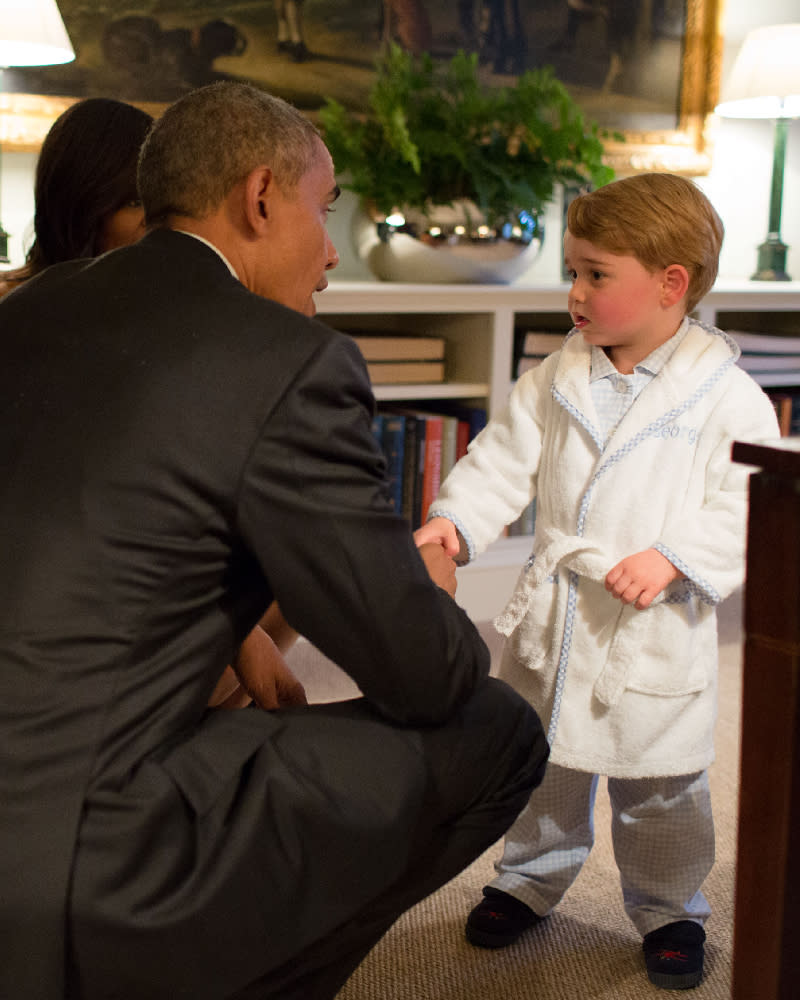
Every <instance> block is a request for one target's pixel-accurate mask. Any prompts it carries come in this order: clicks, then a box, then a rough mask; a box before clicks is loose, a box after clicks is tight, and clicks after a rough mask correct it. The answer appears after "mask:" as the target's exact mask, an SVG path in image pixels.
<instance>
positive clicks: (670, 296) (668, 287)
mask: <svg viewBox="0 0 800 1000" xmlns="http://www.w3.org/2000/svg"><path fill="white" fill-rule="evenodd" d="M661 289H662V291H661V296H662V302H663V303H664V305H665V306H667V307H670V306H674V305H677V304H678V303H679V302H680V301H681V299H682V298H683V297H684V296H685V295H686V293H687V292H688V291H689V272H688V271H687V270H686V268H685V267H684V266H683V264H670V265H669V266H668V267H665V268H664V277H663V279H662V283H661Z"/></svg>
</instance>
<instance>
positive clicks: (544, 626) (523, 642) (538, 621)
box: [508, 576, 558, 670]
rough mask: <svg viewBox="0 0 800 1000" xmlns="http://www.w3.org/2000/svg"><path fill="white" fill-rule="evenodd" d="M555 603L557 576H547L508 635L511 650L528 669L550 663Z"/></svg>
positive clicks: (538, 668) (539, 667)
mask: <svg viewBox="0 0 800 1000" xmlns="http://www.w3.org/2000/svg"><path fill="white" fill-rule="evenodd" d="M557 603H558V578H557V577H555V576H550V577H548V578H547V579H546V580H544V581H543V582H542V583H541V584H540V585H539V586H538V587H537V588H536V589H535V590H534V591H533V593H532V594H531V596H530V602H529V604H528V609H527V611H526V612H525V615H524V617H523V619H522V621H521V622H520V623H519V625H517V627H516V628H515V629H514V631H513V632H512V633H511V635H510V636H509V637H508V642H509V646H510V650H509V651H510V653H511V654H512V655H513V656H514V657H515V659H517V660H518V661H519V662H520V663H521V664H522V665H523V666H525V667H527V668H528V669H529V670H540V669H541V668H542V667H544V666H546V665H547V664H548V663H549V662H550V657H551V652H552V649H553V639H554V631H555V624H556V605H557Z"/></svg>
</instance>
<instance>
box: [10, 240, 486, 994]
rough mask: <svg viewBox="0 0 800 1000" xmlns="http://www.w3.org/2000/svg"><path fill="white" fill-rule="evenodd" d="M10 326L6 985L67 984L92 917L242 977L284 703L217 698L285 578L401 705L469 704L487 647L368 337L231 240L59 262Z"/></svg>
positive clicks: (396, 711)
mask: <svg viewBox="0 0 800 1000" xmlns="http://www.w3.org/2000/svg"><path fill="white" fill-rule="evenodd" d="M0 338H2V354H3V363H2V365H1V366H0V407H2V420H1V421H0V461H2V477H3V478H2V487H1V488H0V565H2V567H3V571H2V574H0V996H2V997H8V998H11V997H14V998H20V1000H22V998H24V1000H45V998H46V1000H54V998H56V997H59V996H61V995H62V991H63V988H64V987H63V981H62V976H63V966H64V955H65V933H66V934H69V933H71V928H74V927H75V926H76V925H79V926H80V929H81V934H82V935H83V936H84V937H85V938H86V939H87V940H89V941H91V940H93V939H94V938H93V937H92V935H93V934H95V933H96V935H97V941H98V942H99V944H98V946H97V947H98V955H99V953H100V951H101V950H102V948H103V947H105V944H106V942H108V941H110V942H111V945H110V946H109V947H110V949H111V951H112V952H113V947H114V945H113V942H114V941H118V942H120V947H124V944H125V942H126V940H127V941H130V940H132V939H133V936H134V935H135V936H136V940H145V941H152V942H153V950H152V954H153V955H154V956H155V958H154V961H161V962H163V963H164V976H165V982H169V974H168V964H169V963H168V961H167V959H168V956H170V955H173V956H176V957H177V955H179V954H180V955H181V957H182V960H183V961H184V963H185V964H187V963H188V965H189V966H190V967H191V969H190V971H191V975H190V974H189V972H185V973H182V974H181V975H183V976H184V978H183V979H182V980H181V981H182V982H188V992H186V993H185V994H184V993H180V994H178V993H177V992H176V993H175V995H176V996H177V995H181V996H183V995H186V996H191V997H192V1000H195V998H196V997H200V996H206V995H208V996H221V995H224V990H225V988H226V981H225V977H226V976H230V980H229V981H230V983H233V982H234V979H236V978H237V977H241V976H243V975H244V976H245V979H244V981H247V980H246V976H247V975H248V972H249V970H248V969H247V968H245V969H244V971H242V967H241V965H242V963H244V965H245V966H247V963H248V962H249V960H250V958H249V957H248V956H252V954H253V952H254V950H255V949H256V948H258V947H260V944H259V943H258V940H256V941H254V940H252V939H250V938H249V937H248V935H250V936H251V937H252V935H253V934H263V931H264V928H263V927H262V926H261V925H260V924H259V923H258V921H259V920H262V919H263V917H262V916H259V912H258V911H259V906H260V903H259V901H258V900H254V899H250V898H249V895H248V892H247V891H246V888H247V885H248V881H249V878H250V876H249V875H248V869H249V870H250V871H251V872H252V871H253V867H252V866H253V864H254V857H256V856H255V855H254V854H253V851H254V845H261V851H262V854H261V855H260V856H258V857H257V858H256V860H257V861H260V864H261V865H264V866H265V867H267V868H268V845H269V841H270V838H272V837H273V836H275V835H276V833H275V831H274V830H273V829H271V828H270V826H269V824H268V823H267V822H266V821H265V818H264V817H265V815H268V813H265V812H264V811H263V809H260V808H259V807H260V806H261V805H263V800H264V798H265V796H268V782H265V779H264V775H263V774H262V775H260V776H254V775H253V774H252V773H251V772H250V771H249V770H248V767H249V762H250V761H251V759H252V756H253V753H254V750H255V749H256V748H257V747H259V746H261V745H263V744H264V742H265V741H268V740H270V739H272V738H273V734H274V733H276V732H279V731H280V718H281V716H280V713H278V714H277V715H274V714H271V713H264V712H260V711H258V710H255V709H253V710H245V711H240V712H235V713H221V712H211V713H209V712H207V711H206V707H205V706H206V702H207V699H208V697H209V694H210V692H211V690H212V688H213V686H214V684H215V682H216V680H217V679H218V677H219V675H220V672H221V671H222V669H223V667H224V665H225V664H226V663H228V662H229V661H230V660H231V657H232V655H233V654H234V651H235V649H236V648H237V645H238V644H239V643H240V642H241V640H242V639H243V637H244V636H245V635H246V634H247V633H248V631H249V630H250V628H251V627H252V626H253V625H254V623H255V622H256V621H257V620H258V618H259V617H260V615H261V613H262V612H263V611H264V609H265V608H266V606H267V604H268V603H269V602H270V600H271V599H272V598H277V599H278V600H279V602H280V605H281V608H282V610H283V612H284V614H285V616H286V618H287V619H288V621H289V622H290V623H291V624H292V625H293V626H294V627H295V628H296V629H298V630H299V631H300V632H301V633H303V634H304V635H306V636H307V637H308V638H309V639H310V640H311V641H312V642H313V643H315V644H316V645H317V646H319V647H320V649H321V650H322V651H323V652H325V653H326V654H327V655H328V656H330V657H331V658H333V659H334V660H335V661H337V662H338V663H339V664H341V665H342V667H343V668H344V669H345V670H346V671H347V672H348V673H349V674H350V675H351V676H352V677H353V678H354V679H355V680H356V682H357V683H358V684H359V685H360V687H361V689H362V691H363V692H364V694H365V695H366V697H367V699H369V700H370V701H371V702H372V703H373V704H374V705H375V706H377V708H378V709H379V711H380V712H381V713H382V714H383V715H384V716H385V717H386V718H387V719H389V720H392V721H394V722H396V723H399V724H400V725H405V724H411V723H414V724H416V723H422V724H428V723H436V722H440V721H441V720H443V719H445V718H446V717H447V716H448V714H449V713H450V712H451V711H452V710H453V708H454V706H455V705H457V704H459V703H461V702H463V700H464V699H465V698H466V697H467V696H468V695H469V693H470V692H471V691H472V690H473V689H474V688H475V686H476V685H477V684H478V683H480V681H481V679H482V678H483V677H484V676H485V675H486V673H487V668H488V657H487V653H486V649H485V647H484V646H483V644H482V642H481V641H480V639H479V638H478V636H477V633H476V632H475V630H474V629H473V628H472V626H471V625H470V624H469V622H468V621H467V619H466V616H465V615H464V614H463V613H462V612H461V611H460V610H459V609H458V607H457V605H456V604H455V603H454V602H453V601H452V600H451V599H450V598H449V597H448V596H447V595H446V594H445V593H444V592H443V591H441V590H440V589H439V588H437V587H435V586H434V585H433V584H432V583H431V582H430V580H429V578H428V575H427V573H426V570H425V568H424V565H423V564H422V562H421V560H420V558H419V556H418V553H417V551H416V549H415V547H414V544H413V540H412V537H411V534H410V531H409V528H408V526H407V525H406V524H405V522H404V521H402V520H401V519H399V518H398V517H396V516H394V515H393V514H392V513H391V511H390V506H391V505H390V501H389V498H388V494H387V489H386V483H385V479H384V465H383V459H382V456H381V454H380V452H379V450H378V448H377V446H376V444H375V442H374V439H373V437H372V434H371V431H370V417H371V413H372V408H373V406H374V403H373V398H372V394H371V390H370V386H369V382H368V378H367V375H366V370H365V367H364V364H363V362H362V360H361V358H360V355H359V354H358V352H357V350H356V348H355V346H354V345H353V344H352V341H351V340H350V339H349V338H347V337H345V336H344V335H342V334H339V333H337V332H335V331H333V330H331V329H329V328H328V327H327V326H325V325H324V324H322V323H319V322H317V321H314V320H309V319H307V318H305V317H303V316H300V315H299V314H297V313H294V312H293V311H291V310H288V309H285V308H283V307H281V306H279V305H276V304H275V303H272V302H268V301H266V300H263V299H261V298H259V297H257V296H255V295H252V294H251V293H249V292H248V291H247V290H246V289H245V288H244V287H243V286H242V285H241V284H240V283H239V282H238V281H236V280H235V279H234V278H233V277H232V275H231V274H230V272H229V271H228V269H227V268H226V266H225V264H224V262H223V261H222V260H221V259H220V257H219V256H218V255H217V254H215V253H214V252H213V251H212V250H211V249H209V248H208V247H207V246H205V245H203V244H202V243H201V242H199V241H197V240H195V239H193V238H191V237H189V236H186V235H183V234H178V233H172V232H167V231H159V232H155V233H153V234H151V235H150V236H148V237H146V238H145V239H144V240H143V241H142V242H141V243H139V244H138V245H136V246H134V247H130V248H127V249H124V250H120V251H116V252H114V253H111V254H107V255H105V256H104V257H101V258H99V259H97V260H95V261H91V262H86V261H84V262H75V263H71V264H64V265H59V266H57V267H54V268H51V269H50V270H48V271H46V272H45V273H43V274H42V275H40V276H39V277H38V278H35V279H33V280H31V281H30V282H28V283H27V284H26V285H25V286H24V287H22V288H21V289H19V290H18V291H16V292H14V293H12V294H11V295H10V296H8V297H7V298H6V299H5V300H4V301H3V302H2V303H0ZM154 762H155V763H157V764H159V765H163V766H162V767H160V770H159V777H158V780H156V779H155V778H154V777H153V773H152V768H151V767H150V765H152V764H153V763H154ZM164 771H166V772H167V773H168V775H169V779H170V781H171V782H172V788H171V791H170V792H169V793H167V792H166V791H165V789H164V784H163V782H164V778H163V772H164ZM176 790H177V791H176ZM221 801H222V802H227V803H228V807H227V812H225V811H223V813H222V815H225V816H226V820H225V822H224V823H221V821H220V818H219V817H220V815H221V814H220V811H219V809H218V808H216V806H217V805H218V803H220V802H221ZM234 801H235V806H236V808H235V816H236V822H235V823H233V822H232V821H231V820H230V816H231V815H233V813H231V809H232V808H233V803H234ZM229 823H230V826H229V825H227V824H229ZM285 874H286V873H283V874H282V876H281V877H285ZM291 877H295V875H294V874H292V876H291ZM234 915H235V919H234ZM232 921H233V922H232ZM254 927H255V930H254V929H253V928H254ZM248 928H250V929H249V930H248ZM267 930H268V931H269V928H267ZM273 931H274V933H275V939H276V941H277V940H279V938H280V933H279V929H278V928H276V927H274V928H273ZM114 934H116V935H117V937H114V936H113V935H114ZM109 935H111V936H110V937H109ZM237 935H238V936H240V937H243V938H244V940H240V941H237V940H236V937H237ZM215 940H216V941H218V942H223V941H224V942H225V945H224V949H223V948H222V947H218V948H217V949H215V948H214V946H213V945H214V941H215ZM262 940H263V939H262ZM231 948H232V951H230V950H229V949H231ZM145 950H146V949H145ZM221 951H224V952H225V954H226V955H227V956H228V958H229V959H230V968H228V966H226V963H225V961H221V960H220V952H221ZM113 960H114V959H113V954H112V955H111V957H110V958H109V956H108V955H106V961H113ZM97 961H101V957H98V959H97ZM81 972H82V975H83V977H84V982H85V983H86V984H88V985H87V991H88V993H89V994H91V988H90V987H91V976H92V971H91V968H89V969H83V970H81ZM253 972H254V974H257V972H258V970H257V969H254V970H253ZM178 978H179V979H181V977H180V976H179V977H178ZM192 984H193V985H192ZM176 989H177V986H176ZM104 995H105V994H104ZM143 1000H144V998H143Z"/></svg>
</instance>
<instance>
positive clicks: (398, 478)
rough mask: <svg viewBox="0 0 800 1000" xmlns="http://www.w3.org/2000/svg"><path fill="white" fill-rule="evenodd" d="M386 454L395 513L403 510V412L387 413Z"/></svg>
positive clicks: (385, 426) (384, 448)
mask: <svg viewBox="0 0 800 1000" xmlns="http://www.w3.org/2000/svg"><path fill="white" fill-rule="evenodd" d="M382 444H383V451H384V454H385V455H386V475H387V478H388V480H389V490H390V492H391V496H392V504H393V506H394V510H395V513H397V514H402V511H403V458H404V450H405V418H404V417H403V416H402V415H401V414H395V413H391V414H385V415H384V417H383V433H382Z"/></svg>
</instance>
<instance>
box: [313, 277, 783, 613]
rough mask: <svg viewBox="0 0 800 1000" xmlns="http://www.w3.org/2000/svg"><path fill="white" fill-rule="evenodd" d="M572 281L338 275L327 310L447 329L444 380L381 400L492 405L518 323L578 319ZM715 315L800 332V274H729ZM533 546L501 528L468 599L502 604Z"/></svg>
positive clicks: (714, 297) (355, 319)
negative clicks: (459, 281)
mask: <svg viewBox="0 0 800 1000" xmlns="http://www.w3.org/2000/svg"><path fill="white" fill-rule="evenodd" d="M568 288H569V286H568V285H567V284H562V283H555V282H552V283H547V284H540V285H525V286H522V285H405V284H395V283H389V282H385V283H384V282H376V281H365V282H360V281H359V282H350V281H342V282H337V281H336V280H335V279H334V280H333V281H332V282H331V284H330V285H329V287H328V288H327V290H326V291H325V292H323V293H321V294H320V295H319V296H318V297H317V308H318V315H319V318H320V319H321V320H323V321H324V322H327V323H330V325H331V326H335V327H337V329H342V330H349V331H353V330H382V331H390V330H392V331H399V332H403V333H425V334H429V335H431V336H437V337H444V339H445V341H446V343H447V347H446V369H445V381H444V383H436V384H433V385H411V386H396V385H392V386H376V387H375V396H376V398H377V399H378V400H380V401H387V400H403V399H443V398H451V399H464V400H472V401H478V402H482V403H483V405H485V406H486V408H487V410H488V412H489V413H490V414H491V413H492V412H495V411H496V410H497V409H499V408H500V407H501V406H502V405H503V404H504V402H505V400H506V399H507V397H508V394H509V392H510V390H511V386H512V383H513V379H512V364H513V350H514V331H515V328H516V329H542V330H547V329H550V330H553V329H554V330H564V332H566V331H567V330H568V329H569V317H568V314H567V292H568ZM696 315H697V317H698V319H700V320H702V321H703V322H706V323H711V324H714V325H717V326H720V327H722V328H723V329H726V328H736V329H739V330H751V331H752V332H755V333H770V334H771V333H780V332H789V331H790V330H793V331H794V332H795V333H799V332H800V282H798V281H793V282H753V281H739V282H725V281H720V282H718V283H717V285H716V286H715V287H714V288H713V289H712V291H711V292H710V293H709V294H708V295H707V296H706V298H705V299H704V300H703V301H702V302H701V303H700V305H699V307H698V309H697V311H696ZM528 549H529V540H528V539H527V538H524V537H522V538H501V539H499V540H498V541H497V542H495V543H494V545H492V546H491V547H490V548H489V550H488V551H487V552H486V553H484V554H483V555H482V556H480V557H479V558H478V559H476V560H475V562H474V563H472V564H471V565H470V566H466V567H464V568H463V569H461V570H459V587H458V601H459V603H460V604H461V605H462V606H463V607H464V608H466V610H467V611H468V613H469V614H470V615H471V617H472V618H474V619H475V620H476V621H485V620H487V619H489V618H492V617H493V616H494V615H495V614H496V613H497V612H498V611H500V610H501V609H502V607H503V606H504V604H505V601H506V599H507V597H508V596H509V594H510V593H511V590H512V588H513V585H514V582H515V580H516V577H517V574H518V573H519V570H520V568H521V566H522V564H523V563H524V561H525V559H526V557H527V555H528Z"/></svg>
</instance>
